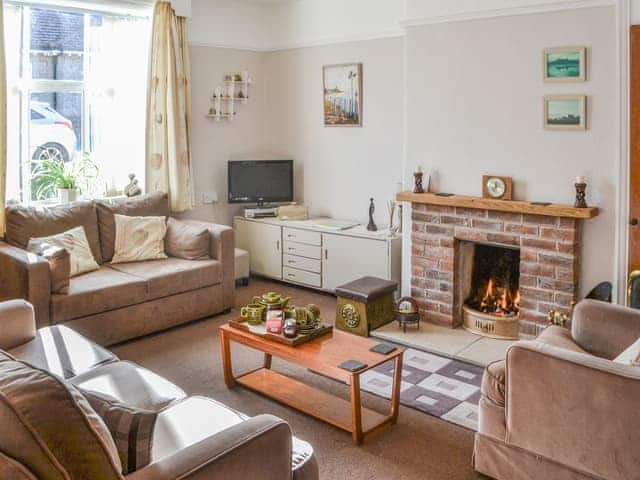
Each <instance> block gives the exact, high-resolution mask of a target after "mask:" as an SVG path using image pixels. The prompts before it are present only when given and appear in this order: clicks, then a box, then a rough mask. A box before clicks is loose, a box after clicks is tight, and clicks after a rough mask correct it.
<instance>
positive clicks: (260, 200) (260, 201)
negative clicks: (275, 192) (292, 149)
mask: <svg viewBox="0 0 640 480" xmlns="http://www.w3.org/2000/svg"><path fill="white" fill-rule="evenodd" d="M234 163H235V164H241V163H243V164H274V163H280V164H289V165H290V168H291V178H290V179H289V180H290V185H289V187H290V190H291V198H287V199H284V198H282V197H280V198H276V197H273V198H250V199H248V200H237V199H234V198H232V197H231V168H230V166H231V164H234ZM293 183H294V182H293V160H228V161H227V201H228V203H234V204H236V203H243V204H250V203H256V204H258V205H264V204H265V203H289V202H292V201H293V198H294V191H293Z"/></svg>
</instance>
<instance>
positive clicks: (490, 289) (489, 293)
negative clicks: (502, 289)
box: [482, 278, 493, 301]
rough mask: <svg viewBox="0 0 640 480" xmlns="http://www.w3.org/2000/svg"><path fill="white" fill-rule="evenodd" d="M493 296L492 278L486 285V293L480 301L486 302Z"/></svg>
mask: <svg viewBox="0 0 640 480" xmlns="http://www.w3.org/2000/svg"><path fill="white" fill-rule="evenodd" d="M492 296H493V278H490V279H489V283H488V284H487V291H486V292H485V294H484V297H482V301H486V300H487V299H488V298H489V297H492Z"/></svg>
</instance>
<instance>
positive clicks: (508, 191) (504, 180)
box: [482, 175, 513, 200]
mask: <svg viewBox="0 0 640 480" xmlns="http://www.w3.org/2000/svg"><path fill="white" fill-rule="evenodd" d="M512 195H513V181H512V180H511V177H500V176H497V175H483V176H482V198H490V199H493V200H511V198H512Z"/></svg>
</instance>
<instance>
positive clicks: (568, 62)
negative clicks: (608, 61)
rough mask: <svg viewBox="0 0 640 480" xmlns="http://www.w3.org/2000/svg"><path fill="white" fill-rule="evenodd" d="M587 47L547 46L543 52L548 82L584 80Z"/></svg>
mask: <svg viewBox="0 0 640 480" xmlns="http://www.w3.org/2000/svg"><path fill="white" fill-rule="evenodd" d="M585 57H586V48H585V47H561V48H547V49H545V50H544V52H543V69H544V79H545V81H547V82H584V81H585V79H586V65H585Z"/></svg>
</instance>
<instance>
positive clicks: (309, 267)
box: [284, 254, 322, 273]
mask: <svg viewBox="0 0 640 480" xmlns="http://www.w3.org/2000/svg"><path fill="white" fill-rule="evenodd" d="M284 266H285V267H290V268H298V269H300V270H306V271H307V272H314V273H320V272H321V271H322V262H321V261H320V260H315V259H313V258H306V257H298V256H295V255H286V254H285V255H284Z"/></svg>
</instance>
